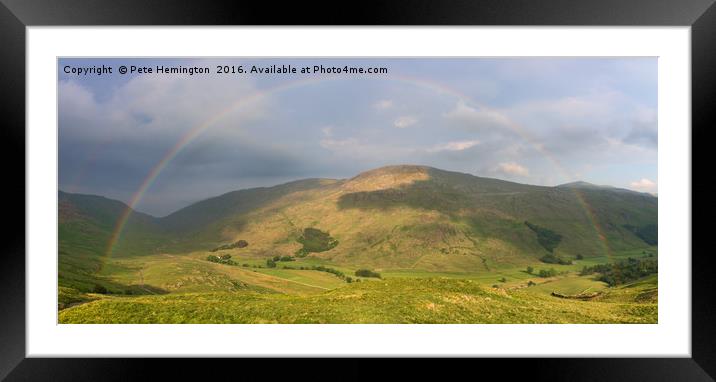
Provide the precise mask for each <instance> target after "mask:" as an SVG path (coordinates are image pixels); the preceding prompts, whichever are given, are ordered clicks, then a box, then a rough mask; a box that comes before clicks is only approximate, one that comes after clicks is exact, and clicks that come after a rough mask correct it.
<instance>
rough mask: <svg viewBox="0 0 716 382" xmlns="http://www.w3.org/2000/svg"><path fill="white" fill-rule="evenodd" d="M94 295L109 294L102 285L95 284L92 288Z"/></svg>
mask: <svg viewBox="0 0 716 382" xmlns="http://www.w3.org/2000/svg"><path fill="white" fill-rule="evenodd" d="M92 292H93V293H99V294H107V288H105V287H104V286H102V285H99V284H95V286H94V288H92Z"/></svg>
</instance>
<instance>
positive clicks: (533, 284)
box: [527, 280, 537, 287]
mask: <svg viewBox="0 0 716 382" xmlns="http://www.w3.org/2000/svg"><path fill="white" fill-rule="evenodd" d="M535 285H537V284H535V282H534V281H532V280H530V281H529V282H528V283H527V286H528V287H531V286H535Z"/></svg>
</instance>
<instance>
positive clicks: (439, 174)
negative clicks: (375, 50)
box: [48, 57, 678, 324]
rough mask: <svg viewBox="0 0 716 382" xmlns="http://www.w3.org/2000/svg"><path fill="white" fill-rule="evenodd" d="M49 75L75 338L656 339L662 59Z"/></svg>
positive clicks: (183, 65)
mask: <svg viewBox="0 0 716 382" xmlns="http://www.w3.org/2000/svg"><path fill="white" fill-rule="evenodd" d="M57 69H58V83H57V86H58V92H57V95H58V109H57V110H58V118H57V123H58V126H57V137H58V191H57V234H58V242H57V253H56V254H53V255H56V256H57V264H58V267H57V312H58V318H57V321H58V323H59V324H657V323H658V258H659V251H658V163H657V157H658V155H657V149H658V131H657V130H658V128H657V127H658V126H657V99H658V92H657V90H658V84H657V69H658V61H657V58H655V57H618V58H616V57H584V58H577V57H574V58H570V57H510V58H481V57H445V58H437V57H436V58H428V57H415V58H407V57H406V58H402V57H401V58H398V57H396V58H387V57H361V58H324V57H316V58H306V57H302V58H291V57H283V58H280V57H274V58H255V57H252V58H244V57H224V58H59V59H58V68H57ZM665 248H666V247H665ZM663 255H664V256H677V255H678V254H674V253H664V254H663ZM48 256H51V255H50V254H48ZM666 271H668V270H666ZM664 287H665V288H668V285H665V286H664Z"/></svg>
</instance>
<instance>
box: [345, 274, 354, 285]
mask: <svg viewBox="0 0 716 382" xmlns="http://www.w3.org/2000/svg"><path fill="white" fill-rule="evenodd" d="M346 282H347V283H348V284H350V283H352V282H353V279H352V278H351V277H350V276H349V277H346Z"/></svg>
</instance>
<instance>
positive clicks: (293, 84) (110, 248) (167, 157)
mask: <svg viewBox="0 0 716 382" xmlns="http://www.w3.org/2000/svg"><path fill="white" fill-rule="evenodd" d="M349 79H354V77H346V76H322V77H315V78H306V79H301V80H295V81H287V82H284V83H281V84H279V85H277V86H274V87H271V88H268V89H264V90H260V91H257V92H255V93H252V94H250V95H248V96H246V97H242V98H240V99H238V100H236V101H235V102H234V103H232V104H231V105H229V106H228V107H227V108H225V109H223V110H221V111H220V112H218V113H217V114H215V115H213V116H212V117H210V118H209V119H207V120H205V121H204V122H202V123H201V124H199V125H197V126H196V127H194V128H192V129H190V130H189V131H188V132H186V133H185V134H184V135H183V136H181V138H180V139H179V140H178V141H177V143H176V144H175V145H174V146H173V147H171V148H170V149H169V150H168V151H167V152H166V153H165V154H164V156H163V157H162V158H161V160H159V162H157V163H156V164H155V165H154V167H152V168H151V170H150V171H149V173H148V174H147V176H146V177H145V178H144V180H143V181H142V183H141V184H140V186H139V188H138V189H137V190H136V191H135V192H134V193H133V195H132V197H131V199H130V200H129V203H128V204H127V208H126V209H125V210H124V211H123V212H122V214H121V215H120V217H119V219H118V220H117V222H116V225H115V227H114V230H113V231H112V234H111V236H110V239H109V241H108V244H107V249H106V253H105V259H107V258H110V257H111V256H112V254H113V252H114V251H115V249H116V246H117V243H118V242H119V240H120V238H121V235H122V232H123V231H124V228H125V226H126V224H127V221H128V220H129V218H130V216H131V214H132V212H133V211H134V209H135V207H136V205H137V204H138V203H139V202H140V201H141V200H142V197H143V196H144V194H145V193H146V192H147V190H148V189H149V188H150V187H151V185H152V184H153V183H154V181H155V180H156V179H157V178H158V177H159V175H160V174H161V172H162V170H164V169H165V168H166V166H167V165H168V164H169V163H170V162H171V161H172V160H173V159H174V158H175V157H176V156H177V155H178V154H179V153H180V152H181V151H182V150H183V149H184V148H185V147H187V146H188V145H189V144H191V143H192V142H193V141H194V140H195V139H196V138H197V137H199V136H200V135H201V134H202V133H204V132H205V131H206V130H207V129H209V128H211V127H212V126H213V125H215V124H216V123H217V122H218V121H220V120H221V119H223V118H224V117H226V116H227V115H229V114H231V113H232V112H235V111H236V110H237V109H239V108H240V107H241V106H243V105H246V104H248V103H251V102H254V101H257V100H260V99H262V98H265V97H268V96H270V95H273V94H276V93H279V92H282V91H286V90H289V89H294V88H298V87H302V86H307V85H311V84H316V83H320V82H327V81H335V80H349ZM374 79H376V80H389V81H398V82H403V83H407V84H411V85H414V86H419V87H422V88H426V89H429V90H431V91H435V92H438V93H443V94H448V95H452V96H454V97H456V98H458V100H460V101H462V102H464V103H465V104H466V105H472V106H475V107H477V108H479V109H481V110H484V111H490V112H495V113H498V115H501V116H503V117H504V115H503V114H501V113H499V112H498V111H496V110H494V109H492V108H490V107H488V106H487V105H484V104H481V103H479V102H477V101H475V100H474V99H472V98H471V97H470V96H467V95H466V94H464V93H462V92H460V91H458V90H455V89H453V88H450V87H448V86H446V85H445V84H442V83H439V82H436V81H433V80H426V79H422V78H416V77H410V76H403V75H388V76H386V77H380V78H374ZM504 123H505V124H506V126H507V127H508V128H509V129H510V130H512V131H513V132H515V133H516V134H518V135H519V136H520V137H521V138H522V139H524V140H525V141H526V142H528V143H529V144H530V145H531V146H532V147H533V148H535V149H536V150H537V151H538V152H540V153H541V154H542V155H543V156H544V157H545V158H547V159H548V160H549V161H550V162H552V163H553V164H554V166H555V168H556V169H558V170H559V172H560V173H561V175H562V176H564V178H565V179H573V176H571V174H570V173H569V171H567V170H566V168H565V167H564V166H562V165H561V164H560V162H559V161H558V160H557V158H555V157H554V156H553V155H552V154H551V153H549V152H548V151H547V150H545V149H544V147H543V145H542V144H541V143H539V142H538V141H537V140H536V139H534V137H532V136H531V135H530V134H529V133H528V132H527V131H526V130H525V129H524V128H522V127H521V126H520V125H519V124H517V123H515V122H514V121H512V120H510V119H509V118H506V117H505V119H504ZM574 193H575V195H576V197H577V199H578V201H579V203H580V205H581V206H582V208H583V209H584V211H585V213H586V216H587V218H588V219H589V221H590V223H591V225H592V226H593V227H594V230H595V233H596V235H597V238H598V239H599V241H600V242H601V243H602V246H603V250H604V253H605V255H606V256H607V257H608V258H611V257H612V256H611V250H610V247H609V243H608V240H607V238H606V235H605V234H604V232H603V230H602V228H601V226H600V224H599V222H598V220H597V218H596V215H595V213H594V211H593V209H592V208H591V206H590V205H589V203H587V201H586V200H585V199H584V196H583V195H582V194H581V193H580V192H579V191H578V190H577V189H574Z"/></svg>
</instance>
